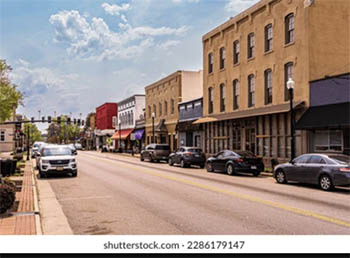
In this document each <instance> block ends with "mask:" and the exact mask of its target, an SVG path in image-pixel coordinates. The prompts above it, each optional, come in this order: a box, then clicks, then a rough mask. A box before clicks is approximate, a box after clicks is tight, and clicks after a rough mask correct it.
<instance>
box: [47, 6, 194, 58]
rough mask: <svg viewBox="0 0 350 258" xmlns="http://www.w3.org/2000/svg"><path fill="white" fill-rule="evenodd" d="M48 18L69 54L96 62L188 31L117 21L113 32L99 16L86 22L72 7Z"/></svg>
mask: <svg viewBox="0 0 350 258" xmlns="http://www.w3.org/2000/svg"><path fill="white" fill-rule="evenodd" d="M124 18H125V17H124ZM122 19H123V18H122ZM125 20H126V18H125ZM49 21H50V23H51V24H52V25H53V26H54V28H55V34H56V37H55V41H56V42H60V43H63V44H65V45H66V46H67V51H68V53H69V54H70V55H72V56H78V57H81V58H86V59H96V60H99V61H102V60H106V59H115V58H133V57H135V56H138V55H141V54H142V53H143V52H144V50H145V49H147V48H149V47H152V46H153V45H154V43H157V44H162V42H163V41H164V36H168V37H181V36H184V35H185V34H186V32H187V31H188V30H189V27H187V26H182V27H179V28H170V27H164V26H163V27H159V28H153V27H149V26H142V27H132V26H131V25H130V24H128V23H126V22H125V23H120V24H119V29H120V30H119V32H114V31H111V30H110V28H109V26H108V25H107V24H106V23H105V21H104V20H103V19H102V18H96V17H93V18H92V20H91V22H90V23H89V22H88V21H87V20H86V18H85V17H83V16H81V15H80V13H79V12H78V11H76V10H72V11H66V10H65V11H61V12H58V13H57V14H54V15H51V17H50V19H49ZM157 38H161V39H157ZM166 40H169V39H165V41H166Z"/></svg>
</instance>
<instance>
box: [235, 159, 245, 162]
mask: <svg viewBox="0 0 350 258" xmlns="http://www.w3.org/2000/svg"><path fill="white" fill-rule="evenodd" d="M243 161H244V160H243V159H236V162H237V163H242V162H243Z"/></svg>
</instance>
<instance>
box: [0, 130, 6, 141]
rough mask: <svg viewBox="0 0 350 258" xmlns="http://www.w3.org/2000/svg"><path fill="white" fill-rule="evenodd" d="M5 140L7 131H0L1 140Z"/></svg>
mask: <svg viewBox="0 0 350 258" xmlns="http://www.w3.org/2000/svg"><path fill="white" fill-rule="evenodd" d="M4 141H5V131H0V142H4Z"/></svg>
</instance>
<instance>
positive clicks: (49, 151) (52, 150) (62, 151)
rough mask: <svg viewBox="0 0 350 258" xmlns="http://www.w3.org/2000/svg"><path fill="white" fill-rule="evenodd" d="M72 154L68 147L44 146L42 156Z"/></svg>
mask: <svg viewBox="0 0 350 258" xmlns="http://www.w3.org/2000/svg"><path fill="white" fill-rule="evenodd" d="M64 155H72V150H71V149H70V148H67V147H64V148H45V149H44V150H43V156H64Z"/></svg>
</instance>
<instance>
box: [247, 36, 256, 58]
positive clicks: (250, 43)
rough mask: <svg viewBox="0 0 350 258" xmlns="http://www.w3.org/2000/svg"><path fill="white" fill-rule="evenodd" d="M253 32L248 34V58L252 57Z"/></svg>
mask: <svg viewBox="0 0 350 258" xmlns="http://www.w3.org/2000/svg"><path fill="white" fill-rule="evenodd" d="M254 46H255V42H254V33H250V34H249V35H248V58H252V57H254Z"/></svg>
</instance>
